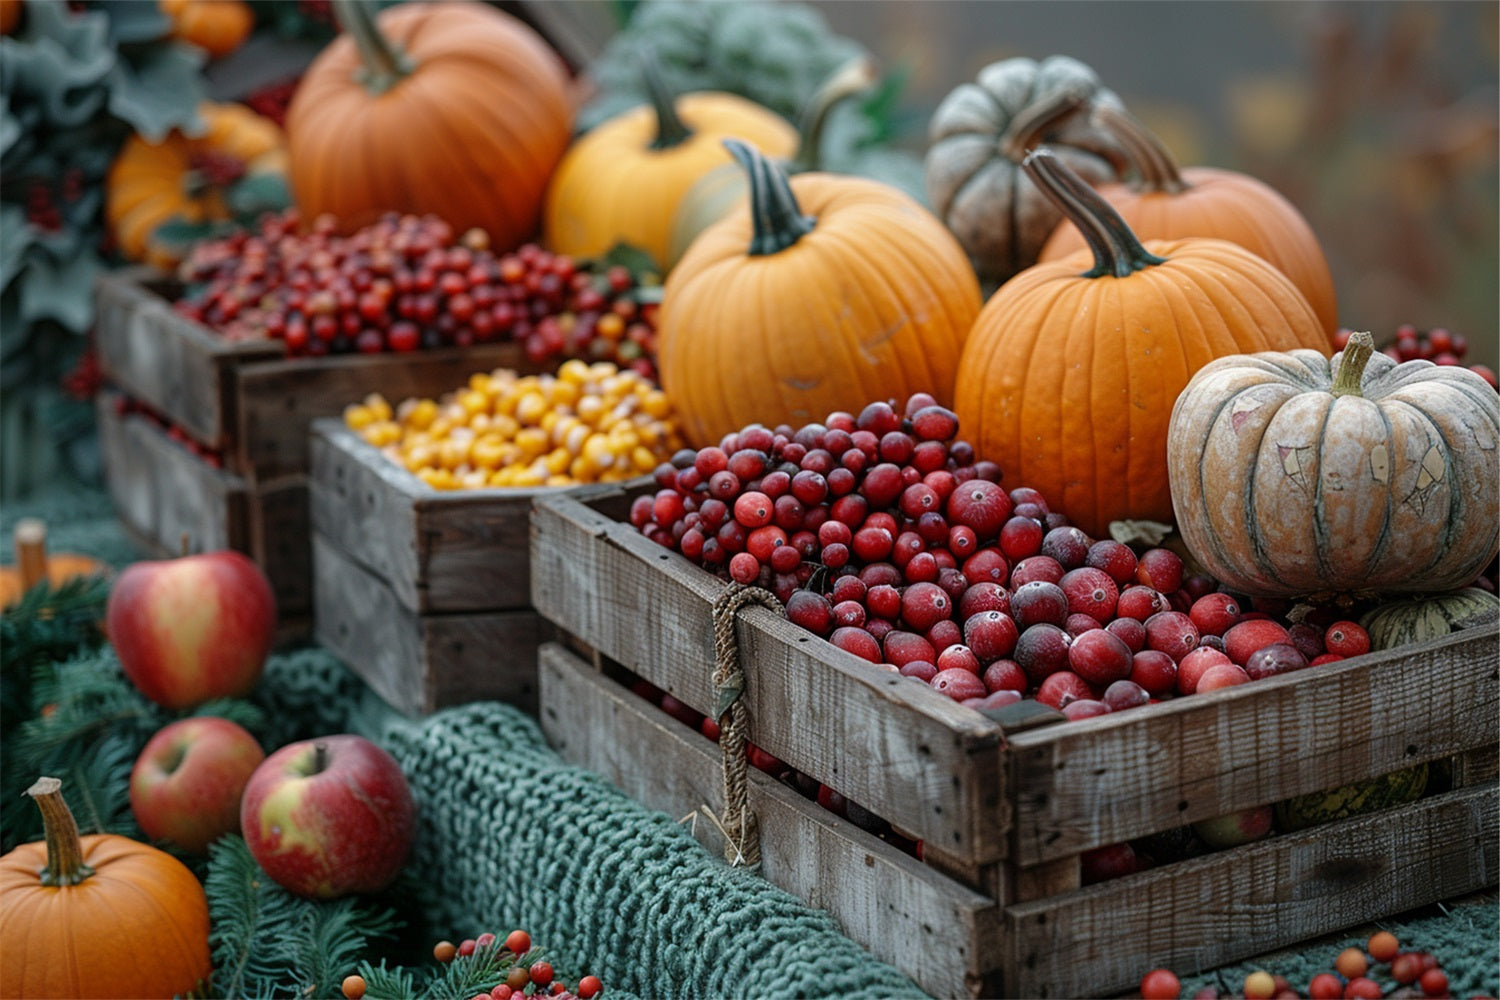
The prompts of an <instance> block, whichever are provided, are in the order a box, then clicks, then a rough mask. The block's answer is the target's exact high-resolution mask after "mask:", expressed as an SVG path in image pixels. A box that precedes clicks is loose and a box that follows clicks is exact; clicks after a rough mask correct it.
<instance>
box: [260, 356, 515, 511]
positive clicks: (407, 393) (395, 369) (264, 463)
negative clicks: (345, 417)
mask: <svg viewBox="0 0 1500 1000" xmlns="http://www.w3.org/2000/svg"><path fill="white" fill-rule="evenodd" d="M496 368H512V369H515V370H517V371H522V372H527V371H536V370H537V367H536V366H535V365H534V364H531V363H530V362H528V361H527V360H526V354H525V350H524V348H523V347H522V345H520V344H517V343H512V342H508V341H507V342H505V343H491V344H475V345H474V346H473V347H467V348H459V347H451V348H439V349H435V350H430V351H421V352H418V353H414V354H341V355H338V356H336V357H323V358H295V359H285V360H278V361H261V362H257V363H255V364H247V365H241V366H239V367H238V368H237V369H236V370H235V374H234V378H235V394H236V396H237V400H238V402H237V406H238V422H237V425H236V427H235V433H234V448H235V454H234V461H235V467H236V468H238V469H240V470H242V471H243V472H244V473H245V475H246V477H247V478H248V479H250V480H251V481H258V480H262V479H274V478H276V477H278V476H285V475H293V474H298V473H305V472H306V471H307V468H308V455H307V437H308V427H309V425H310V424H311V423H312V421H313V420H315V419H317V418H318V417H332V416H336V415H338V414H340V413H342V412H343V410H344V407H345V406H347V405H348V404H350V403H355V402H358V401H359V400H361V399H364V398H365V396H367V395H369V394H370V393H372V392H378V393H380V394H382V395H383V396H385V398H386V399H388V400H389V401H390V402H391V405H393V406H394V405H396V404H398V403H400V402H401V401H402V400H404V399H407V398H409V397H412V396H420V397H432V398H436V397H438V396H441V395H442V394H444V393H447V392H451V391H452V390H454V389H457V388H459V387H461V386H463V385H464V384H466V383H467V382H468V379H469V376H470V375H473V374H474V373H475V372H481V371H486V372H487V371H492V370H494V369H496Z"/></svg>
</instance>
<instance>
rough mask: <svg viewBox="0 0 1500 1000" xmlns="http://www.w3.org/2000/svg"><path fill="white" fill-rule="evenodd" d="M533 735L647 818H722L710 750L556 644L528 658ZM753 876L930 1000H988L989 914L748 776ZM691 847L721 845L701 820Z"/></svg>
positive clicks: (943, 882)
mask: <svg viewBox="0 0 1500 1000" xmlns="http://www.w3.org/2000/svg"><path fill="white" fill-rule="evenodd" d="M539 671H540V684H541V688H542V694H541V701H542V712H541V721H542V729H543V730H544V731H545V732H546V733H547V737H548V740H549V741H550V742H551V743H552V745H553V746H554V747H555V748H556V749H557V750H558V752H559V753H560V754H561V755H562V756H563V758H564V759H566V760H568V761H570V762H571V763H575V764H578V765H580V766H582V767H585V768H588V769H589V770H592V771H595V772H597V773H600V774H602V775H603V776H604V777H605V778H607V779H608V780H609V781H610V782H611V783H613V784H614V785H616V786H617V787H619V788H621V789H622V790H623V791H625V792H626V793H627V794H628V795H630V796H631V797H632V798H634V799H636V800H638V801H640V802H642V803H644V804H645V805H647V806H648V807H650V808H653V809H658V810H662V811H665V812H667V813H668V814H669V815H671V816H673V817H685V816H688V815H689V814H690V813H692V812H694V811H695V810H701V809H703V808H704V807H707V808H708V809H711V810H712V811H713V812H714V813H715V815H722V812H723V802H722V790H721V786H720V781H721V777H720V774H721V765H720V757H719V749H718V747H717V746H716V745H715V744H713V743H711V742H709V741H708V740H706V739H704V738H703V737H702V736H700V735H698V734H696V733H693V732H692V731H691V730H689V729H688V728H687V727H686V726H684V725H682V724H681V723H679V722H677V721H676V720H674V719H672V718H671V717H669V716H667V715H665V714H664V713H662V712H661V711H659V710H658V709H656V708H654V707H653V706H651V705H650V704H648V703H646V702H645V701H642V700H641V699H639V698H637V697H636V696H635V695H633V694H631V693H630V692H629V691H628V690H626V689H625V688H623V687H621V686H620V685H618V684H616V683H615V682H613V681H611V680H609V679H607V678H606V677H604V676H603V675H602V674H600V673H598V672H597V671H595V670H594V669H593V668H592V667H591V666H590V665H589V664H587V663H585V662H584V661H583V660H581V659H579V658H578V657H577V656H575V655H574V654H573V653H571V652H569V651H568V650H566V649H565V648H563V647H562V646H560V645H558V644H556V643H548V644H545V645H543V646H542V648H541V653H540V665H539ZM749 788H750V791H749V795H750V808H751V809H752V810H753V811H754V812H755V814H756V817H757V821H758V823H759V827H760V844H761V873H762V874H763V875H764V876H765V877H766V878H767V879H768V880H769V881H771V882H773V883H774V884H776V885H778V886H780V887H781V888H783V889H785V890H787V891H788V892H790V893H792V894H793V895H795V896H798V897H800V898H801V899H803V900H805V901H807V902H808V903H810V904H811V905H813V906H816V907H819V908H822V909H826V910H827V911H828V912H829V913H831V914H832V915H833V917H834V918H835V919H836V920H838V921H839V923H840V924H841V925H842V926H843V928H844V930H845V931H846V933H848V934H849V935H850V936H851V937H852V938H854V940H856V941H859V942H860V943H861V944H863V945H865V946H866V947H867V948H869V949H870V950H871V952H872V953H873V954H874V955H876V957H878V958H882V959H884V960H885V961H888V962H890V963H892V964H893V965H896V966H898V967H899V968H901V969H902V970H903V971H905V972H906V973H907V974H908V975H910V976H912V978H913V979H914V980H915V981H916V982H917V983H918V984H919V985H920V986H921V987H922V988H923V989H925V990H927V991H928V992H930V993H932V994H933V995H934V996H947V997H956V996H967V995H970V994H971V993H977V994H980V995H993V986H994V984H995V972H996V960H997V959H998V956H999V954H1000V945H1001V942H1000V938H999V932H1000V925H999V915H1000V911H999V908H998V907H997V906H996V905H995V904H994V902H993V901H992V900H990V899H988V898H986V897H984V896H982V895H980V894H978V893H976V892H973V891H971V890H968V889H965V888H964V887H962V886H960V885H958V884H957V883H955V882H953V881H951V880H949V879H947V878H945V877H943V876H942V875H941V874H939V873H938V872H936V871H934V870H932V869H930V868H928V867H926V866H924V865H923V864H922V863H921V862H919V861H917V860H916V859H914V858H911V857H909V856H908V855H906V854H904V853H902V852H901V851H899V850H897V849H896V848H895V847H893V846H891V845H890V844H887V843H885V842H884V841H882V840H880V839H879V838H877V837H874V836H871V835H870V834H868V833H866V832H865V831H863V830H860V829H859V828H858V827H856V826H854V825H853V824H852V823H848V822H846V821H844V820H842V819H840V818H839V817H837V816H835V815H833V814H832V813H830V812H828V811H827V810H824V809H822V808H820V807H819V806H817V805H816V804H815V803H812V802H809V801H808V800H806V799H804V798H803V797H802V796H800V795H798V794H797V793H796V792H795V791H793V790H792V789H790V788H787V787H786V786H785V785H782V784H781V783H780V782H778V781H776V780H774V779H773V778H771V777H769V776H768V775H766V774H763V773H762V772H760V771H755V770H753V769H752V771H751V772H750V781H749ZM692 829H693V833H694V836H696V837H697V838H698V840H699V841H701V842H702V843H703V844H704V846H705V847H707V848H708V849H709V850H711V851H713V852H714V853H715V854H716V855H721V854H722V849H723V840H722V835H721V834H720V833H719V832H718V831H717V829H716V828H715V827H714V825H713V823H712V822H711V821H710V820H708V819H707V817H706V816H704V815H703V814H702V813H701V812H700V813H699V815H698V817H697V819H696V820H695V821H693V822H692Z"/></svg>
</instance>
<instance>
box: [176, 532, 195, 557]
mask: <svg viewBox="0 0 1500 1000" xmlns="http://www.w3.org/2000/svg"><path fill="white" fill-rule="evenodd" d="M177 548H178V551H179V552H180V554H181V555H183V556H190V555H192V554H193V549H192V542H191V539H189V538H188V533H187V532H186V531H184V532H183V533H182V537H181V538H180V539H179V540H178V545H177Z"/></svg>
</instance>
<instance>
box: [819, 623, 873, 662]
mask: <svg viewBox="0 0 1500 1000" xmlns="http://www.w3.org/2000/svg"><path fill="white" fill-rule="evenodd" d="M828 641H829V642H831V643H833V644H834V645H835V646H837V647H838V648H840V649H842V650H845V651H847V652H850V653H853V654H854V655H855V656H858V657H860V658H861V659H865V660H869V661H870V662H871V663H880V662H881V655H880V643H878V642H876V641H875V637H874V636H873V635H871V634H870V633H869V632H868V631H867V630H866V629H864V628H855V627H853V626H844V627H842V628H836V629H834V630H833V633H832V634H831V635H829V637H828Z"/></svg>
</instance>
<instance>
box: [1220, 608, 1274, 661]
mask: <svg viewBox="0 0 1500 1000" xmlns="http://www.w3.org/2000/svg"><path fill="white" fill-rule="evenodd" d="M1289 638H1290V636H1289V635H1288V634H1287V630H1286V629H1284V628H1282V627H1281V625H1279V624H1277V623H1276V622H1274V621H1271V620H1270V619H1268V618H1251V619H1248V620H1245V621H1241V622H1239V623H1238V624H1236V625H1234V626H1233V627H1232V628H1230V629H1229V631H1227V632H1225V633H1224V652H1225V653H1227V654H1229V659H1230V660H1232V661H1233V662H1235V663H1238V664H1240V665H1241V666H1244V664H1245V663H1246V662H1247V661H1248V660H1249V659H1250V654H1251V653H1253V652H1255V651H1256V650H1257V649H1260V648H1261V647H1262V646H1269V645H1271V644H1272V643H1273V642H1286V641H1287V640H1288V639H1289Z"/></svg>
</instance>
